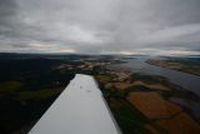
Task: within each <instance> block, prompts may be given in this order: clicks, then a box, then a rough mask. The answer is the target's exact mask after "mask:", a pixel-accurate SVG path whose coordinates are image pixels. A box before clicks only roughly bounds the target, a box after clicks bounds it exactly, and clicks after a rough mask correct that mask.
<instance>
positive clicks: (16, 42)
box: [0, 0, 200, 54]
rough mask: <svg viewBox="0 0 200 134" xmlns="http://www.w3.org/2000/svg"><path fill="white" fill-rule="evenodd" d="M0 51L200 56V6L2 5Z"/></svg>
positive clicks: (150, 1)
mask: <svg viewBox="0 0 200 134" xmlns="http://www.w3.org/2000/svg"><path fill="white" fill-rule="evenodd" d="M0 51H1V52H24V53H29V52H31V53H52V52H56V53H57V52H62V53H63V52H66V53H87V54H112V53H118V54H138V53H142V54H171V53H175V54H176V53H177V54H199V52H200V0H0Z"/></svg>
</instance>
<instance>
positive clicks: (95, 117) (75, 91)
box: [29, 74, 121, 134]
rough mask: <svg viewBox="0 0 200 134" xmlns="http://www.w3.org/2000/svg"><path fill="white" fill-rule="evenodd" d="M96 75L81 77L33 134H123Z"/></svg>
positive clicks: (75, 80) (68, 88)
mask: <svg viewBox="0 0 200 134" xmlns="http://www.w3.org/2000/svg"><path fill="white" fill-rule="evenodd" d="M120 133H121V131H120V129H119V128H118V126H117V124H116V122H115V120H114V118H113V116H112V114H111V112H110V109H109V108H108V106H107V103H106V102H105V100H104V98H103V95H102V93H101V91H100V90H99V88H98V86H97V84H96V81H95V80H94V78H93V77H92V76H89V75H82V74H77V75H76V76H75V78H74V79H73V80H72V81H71V82H70V84H69V85H68V86H67V87H66V89H65V90H64V91H63V92H62V93H61V95H60V96H59V97H58V98H57V99H56V101H55V102H54V103H53V104H52V105H51V106H50V108H49V109H48V110H47V111H46V113H45V114H44V115H43V116H42V118H41V119H40V120H39V121H38V122H37V123H36V125H35V126H34V127H33V128H32V129H31V131H30V132H29V134H120Z"/></svg>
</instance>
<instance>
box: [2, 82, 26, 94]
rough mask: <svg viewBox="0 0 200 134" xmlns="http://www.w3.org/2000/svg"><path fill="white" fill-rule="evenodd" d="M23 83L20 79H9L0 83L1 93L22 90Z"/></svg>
mask: <svg viewBox="0 0 200 134" xmlns="http://www.w3.org/2000/svg"><path fill="white" fill-rule="evenodd" d="M22 85H23V83H22V82H19V81H7V82H2V83H0V92H1V93H12V92H15V91H17V90H20V87H22Z"/></svg>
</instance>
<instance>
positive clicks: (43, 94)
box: [17, 88, 64, 100]
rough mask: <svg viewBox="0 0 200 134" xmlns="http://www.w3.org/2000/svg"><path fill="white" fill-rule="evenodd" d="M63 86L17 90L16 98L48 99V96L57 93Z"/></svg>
mask: <svg viewBox="0 0 200 134" xmlns="http://www.w3.org/2000/svg"><path fill="white" fill-rule="evenodd" d="M63 89H64V88H57V89H42V90H38V91H23V92H19V93H18V95H17V98H18V99H19V100H39V99H48V98H49V97H52V96H55V95H58V94H60V93H61V92H62V90H63Z"/></svg>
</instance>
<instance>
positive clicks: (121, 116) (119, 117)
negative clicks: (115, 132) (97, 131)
mask: <svg viewBox="0 0 200 134" xmlns="http://www.w3.org/2000/svg"><path fill="white" fill-rule="evenodd" d="M112 103H119V104H118V105H117V107H116V104H112ZM112 105H115V106H112ZM110 108H111V111H112V112H113V115H114V117H115V119H116V121H117V122H118V124H119V126H120V128H121V129H122V131H123V133H124V134H133V133H134V134H143V133H146V132H147V130H146V128H145V125H146V124H147V123H148V120H147V119H146V117H144V116H143V115H142V114H141V113H140V112H139V111H137V110H136V109H135V108H134V107H132V106H131V105H130V104H129V103H128V102H126V101H124V100H119V99H118V100H115V101H114V102H112V101H111V102H110Z"/></svg>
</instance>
